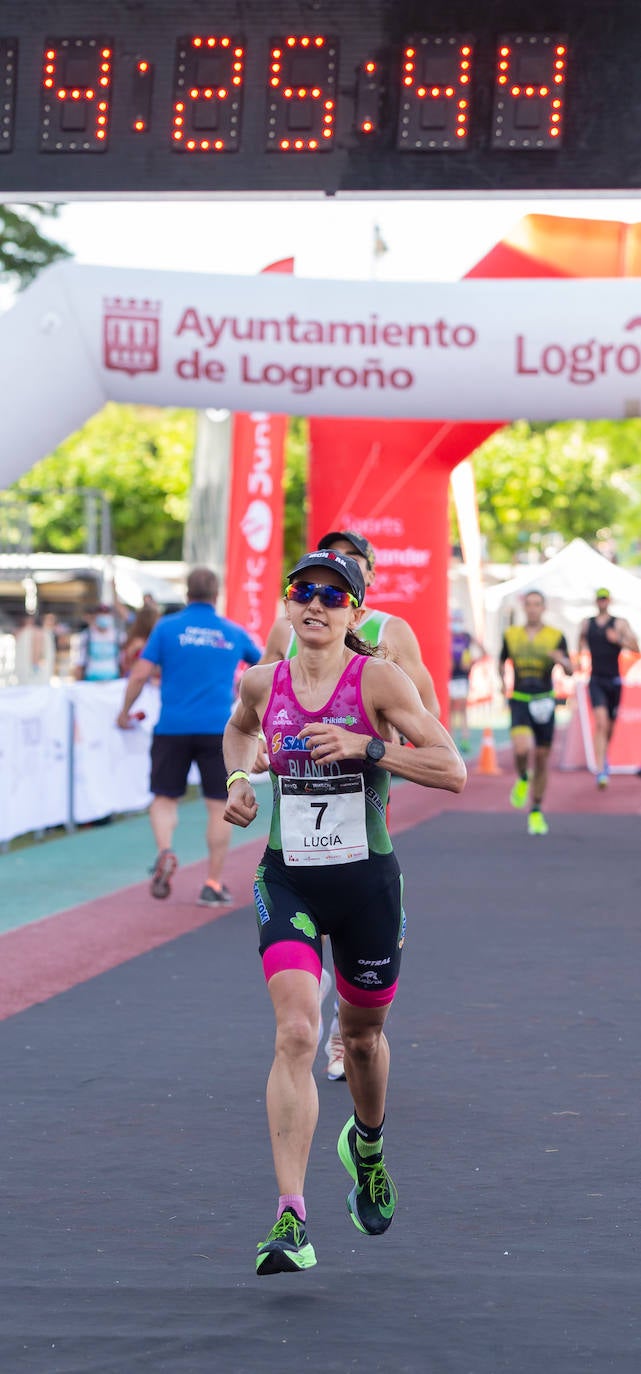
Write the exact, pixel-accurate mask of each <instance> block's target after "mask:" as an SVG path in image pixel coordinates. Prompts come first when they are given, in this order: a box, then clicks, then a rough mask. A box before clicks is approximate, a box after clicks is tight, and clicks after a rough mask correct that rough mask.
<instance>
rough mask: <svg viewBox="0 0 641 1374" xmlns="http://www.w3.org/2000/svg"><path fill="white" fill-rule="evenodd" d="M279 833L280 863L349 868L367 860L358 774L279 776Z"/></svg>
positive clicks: (363, 811)
mask: <svg viewBox="0 0 641 1374" xmlns="http://www.w3.org/2000/svg"><path fill="white" fill-rule="evenodd" d="M279 787H280V833H281V841H282V846H283V858H284V860H285V863H286V864H289V865H290V866H292V867H293V866H298V865H299V864H351V863H356V862H357V860H359V859H366V858H367V857H368V852H369V851H368V845H367V833H366V828H365V788H364V784H363V776H362V774H361V773H354V774H352V773H350V774H347V775H345V776H344V777H336V778H284V777H281V778H279Z"/></svg>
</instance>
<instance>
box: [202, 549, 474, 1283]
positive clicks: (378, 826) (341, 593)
mask: <svg viewBox="0 0 641 1374" xmlns="http://www.w3.org/2000/svg"><path fill="white" fill-rule="evenodd" d="M364 594H365V586H364V581H363V575H362V573H361V571H360V568H359V566H358V564H357V563H356V562H355V561H354V560H353V559H352V558H350V557H349V556H348V555H346V554H342V553H337V552H335V551H334V550H331V549H317V550H316V551H315V552H314V553H308V554H306V555H305V556H304V557H303V558H302V559H301V560H300V561H299V562H298V563H297V564H296V567H295V568H294V569H293V570H292V572H291V573H290V574H289V577H288V586H287V592H286V596H285V608H286V613H287V615H288V616H289V618H290V620H291V623H292V626H293V629H294V631H295V634H296V637H297V642H298V650H297V654H296V657H295V658H293V659H289V660H286V661H284V662H279V663H276V664H267V665H264V666H261V665H258V666H256V667H254V668H249V669H248V670H247V672H246V673H245V674H244V676H243V678H242V680H241V685H240V696H239V700H238V702H237V704H236V707H235V709H234V712H233V714H232V717H231V720H230V722H229V724H228V725H227V728H226V730H225V734H224V738H223V749H224V755H225V764H226V767H227V773H228V777H227V788H228V804H227V809H226V811H225V817H226V819H227V820H228V821H230V822H231V823H232V824H233V825H240V826H247V825H250V823H251V822H252V821H253V819H254V817H255V816H256V812H257V809H258V808H257V802H256V795H255V792H254V789H253V787H252V786H251V784H250V781H249V770H250V768H251V766H252V764H253V761H254V759H255V757H256V750H257V740H258V736H259V733H260V731H261V729H262V731H263V733H264V735H265V738H266V742H267V749H268V753H269V760H270V773H271V779H272V785H273V794H274V804H273V814H272V822H271V830H270V833H269V838H268V842H267V848H266V850H265V854H264V856H263V860H262V862H261V864H260V865H259V868H258V872H257V874H256V882H255V886H254V897H255V902H256V910H257V916H258V923H259V930H260V953H261V955H262V959H263V969H264V973H265V978H266V980H267V985H268V988H269V993H270V996H271V999H272V1002H273V1006H274V1012H275V1016H276V1042H275V1052H274V1061H273V1064H272V1068H271V1071H270V1074H269V1079H268V1083H267V1115H268V1121H269V1129H270V1136H271V1143H272V1152H273V1157H274V1166H275V1172H276V1179H277V1182H278V1190H279V1200H278V1211H277V1217H276V1224H275V1225H274V1226H273V1227H272V1229H271V1231H270V1232H269V1235H268V1236H267V1239H266V1240H265V1241H264V1242H263V1243H262V1244H260V1245H259V1246H258V1254H257V1259H256V1270H257V1273H258V1274H261V1275H262V1274H274V1273H279V1272H282V1271H294V1272H295V1271H297V1270H300V1269H307V1268H310V1267H311V1266H312V1265H314V1264H315V1263H316V1256H315V1253H314V1249H313V1247H312V1245H311V1243H310V1241H309V1238H308V1236H307V1232H306V1229H305V1221H306V1212H305V1201H304V1187H305V1173H306V1168H307V1161H308V1157H309V1151H310V1147H311V1142H312V1137H313V1134H314V1130H315V1127H316V1122H317V1118H318V1093H317V1089H316V1083H315V1080H314V1077H313V1073H312V1065H313V1062H314V1058H315V1055H316V1050H317V1042H318V984H319V980H320V974H321V967H322V936H323V935H327V936H328V937H329V939H330V941H331V946H332V953H333V957H334V965H335V970H336V985H337V990H338V993H339V997H340V1013H339V1015H340V1027H341V1033H342V1036H343V1040H344V1043H345V1074H346V1077H347V1083H348V1086H349V1090H350V1093H351V1096H352V1100H353V1104H354V1111H353V1114H352V1115H350V1117H349V1120H348V1121H347V1122H346V1124H345V1126H344V1128H343V1130H342V1132H341V1135H340V1137H339V1141H338V1153H339V1157H340V1159H341V1161H342V1163H343V1165H344V1167H345V1169H346V1170H347V1172H348V1174H349V1176H350V1179H351V1180H352V1183H353V1186H352V1188H351V1191H350V1193H349V1196H348V1199H347V1207H348V1211H349V1214H350V1216H351V1218H352V1221H353V1222H354V1225H355V1226H357V1227H358V1229H359V1230H360V1231H363V1232H365V1233H366V1234H368V1235H379V1234H380V1233H382V1232H383V1231H386V1230H387V1228H388V1226H389V1225H390V1223H391V1221H392V1217H393V1215H394V1211H395V1208H396V1202H397V1197H398V1194H397V1190H396V1187H395V1185H394V1183H393V1181H392V1179H391V1178H390V1175H389V1173H388V1172H387V1169H386V1167H385V1161H384V1157H383V1121H384V1117H385V1097H386V1090H387V1080H388V1074H389V1046H388V1042H387V1039H386V1037H385V1035H384V1034H383V1026H384V1023H385V1019H386V1016H387V1013H388V1011H389V1008H390V1006H391V1003H392V1001H393V999H394V995H395V993H396V987H397V983H398V974H399V968H400V961H401V950H402V947H403V943H404V940H405V913H404V911H403V903H402V895H403V879H402V875H401V872H400V869H399V865H398V862H397V859H396V855H395V854H394V851H393V848H392V844H391V840H390V837H389V834H388V831H387V826H386V819H385V810H386V804H387V798H388V793H389V787H390V775H394V776H395V777H400V778H406V779H408V780H409V781H411V782H416V783H418V784H419V786H421V787H438V788H445V789H446V790H448V791H451V792H460V791H461V790H462V788H463V787H464V785H465V778H466V772H465V765H464V763H463V761H462V759H461V758H460V756H459V754H458V752H457V750H456V747H455V745H454V743H453V741H452V740H451V739H450V736H449V735H448V734H447V731H446V730H445V729H444V728H443V726H442V725H440V724H439V722H438V721H437V720H436V719H435V717H434V716H433V715H431V714H430V713H429V712H428V711H426V710H425V708H424V706H423V705H422V703H421V700H420V697H419V695H418V692H417V690H416V688H415V686H414V684H413V683H412V682H411V681H410V679H409V678H408V677H407V676H406V674H405V673H404V672H403V671H402V670H401V669H400V668H398V667H397V665H396V664H393V663H390V662H386V661H385V660H384V659H382V658H380V657H378V656H377V652H376V650H372V648H371V646H369V645H366V644H364V643H363V642H362V641H361V640H359V638H358V635H357V633H356V629H357V626H358V620H359V614H360V611H359V608H360V606H361V605H362V602H363V598H364ZM394 731H397V732H398V733H399V734H400V735H404V736H406V738H407V739H408V740H409V741H410V742H411V744H412V745H413V746H414V747H413V748H412V749H408V748H406V747H404V746H403V745H401V744H398V743H395V742H394V740H393V738H392V736H393V732H394Z"/></svg>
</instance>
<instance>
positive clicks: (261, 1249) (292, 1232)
mask: <svg viewBox="0 0 641 1374" xmlns="http://www.w3.org/2000/svg"><path fill="white" fill-rule="evenodd" d="M256 1248H257V1250H258V1254H257V1255H256V1273H257V1274H261V1275H263V1274H295V1273H296V1272H297V1270H299V1269H312V1268H313V1266H314V1265H315V1263H316V1255H315V1253H314V1247H313V1245H310V1243H309V1239H308V1236H307V1232H306V1230H305V1227H304V1226H303V1223H302V1221H301V1220H300V1218H299V1217H297V1215H296V1213H295V1212H294V1211H292V1209H291V1208H290V1207H287V1208H286V1209H285V1211H284V1212H283V1215H282V1217H279V1219H278V1221H277V1222H276V1225H275V1226H272V1229H271V1231H270V1233H269V1235H268V1237H267V1240H265V1241H263V1243H262V1245H258V1246H257V1247H256Z"/></svg>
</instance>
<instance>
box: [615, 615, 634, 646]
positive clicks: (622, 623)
mask: <svg viewBox="0 0 641 1374" xmlns="http://www.w3.org/2000/svg"><path fill="white" fill-rule="evenodd" d="M614 629H615V633H616V635H617V639H618V642H619V644H620V645H621V648H622V649H629V650H630V652H631V653H633V654H638V652H639V641H638V639H637V637H636V635H635V633H634V630H633V629H632V626H631V625H630V624H629V622H628V621H627V620H617V621H616V622H615V625H614Z"/></svg>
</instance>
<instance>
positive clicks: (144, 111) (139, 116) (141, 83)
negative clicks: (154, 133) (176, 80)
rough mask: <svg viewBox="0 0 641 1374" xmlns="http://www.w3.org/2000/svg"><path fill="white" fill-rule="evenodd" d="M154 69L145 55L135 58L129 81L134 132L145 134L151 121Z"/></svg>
mask: <svg viewBox="0 0 641 1374" xmlns="http://www.w3.org/2000/svg"><path fill="white" fill-rule="evenodd" d="M153 88H154V69H153V65H152V63H151V62H149V61H148V60H147V58H146V57H139V58H137V59H136V63H135V66H134V74H133V79H132V83H131V109H132V115H131V127H132V129H133V132H134V133H135V134H146V133H148V131H149V126H150V123H151V97H152V94H153Z"/></svg>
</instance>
